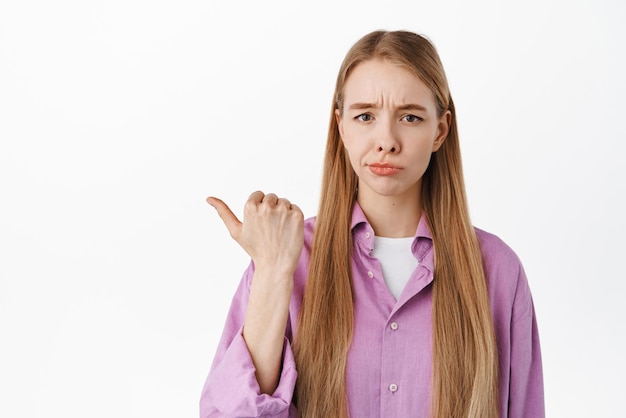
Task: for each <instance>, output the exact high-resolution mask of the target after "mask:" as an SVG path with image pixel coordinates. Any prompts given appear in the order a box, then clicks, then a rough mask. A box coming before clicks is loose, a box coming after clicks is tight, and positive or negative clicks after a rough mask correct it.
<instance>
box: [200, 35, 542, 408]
mask: <svg viewBox="0 0 626 418" xmlns="http://www.w3.org/2000/svg"><path fill="white" fill-rule="evenodd" d="M207 201H208V203H209V204H211V205H212V206H213V207H215V208H216V210H217V211H218V213H219V215H220V216H221V218H222V219H223V221H224V223H225V225H226V227H227V228H228V230H229V231H230V233H231V235H232V237H233V238H234V239H235V240H236V241H237V242H239V244H240V245H241V246H242V247H243V248H244V249H245V250H246V251H247V252H248V253H249V255H250V256H251V258H252V263H251V265H250V267H249V268H248V270H247V271H246V273H245V274H244V277H243V280H242V282H241V284H240V287H239V289H238V290H237V293H236V295H235V297H234V299H233V304H232V307H231V310H230V313H229V316H228V319H227V323H226V327H225V330H224V334H223V336H222V339H221V342H220V344H219V347H218V350H217V353H216V356H215V360H214V363H213V366H212V368H211V371H210V373H209V376H208V379H207V382H206V384H205V387H204V390H203V393H202V398H201V402H200V407H201V416H202V417H218V416H237V417H242V416H246V417H247V416H250V417H256V416H267V417H296V416H301V417H348V416H350V417H353V418H359V417H395V418H398V417H446V418H447V417H476V418H478V417H480V418H485V417H501V418H505V417H516V418H517V417H519V418H528V417H533V418H534V417H542V416H543V415H544V412H543V382H542V372H541V356H540V351H539V341H538V334H537V328H536V323H535V317H534V310H533V305H532V299H531V295H530V291H529V289H528V284H527V281H526V278H525V276H524V272H523V269H522V266H521V264H520V262H519V260H518V259H517V257H516V256H515V254H514V253H513V252H512V250H511V249H509V248H508V247H507V246H506V245H505V244H504V243H503V242H502V241H500V240H499V239H498V238H497V237H495V236H493V235H491V234H488V233H486V232H484V231H481V230H478V229H474V228H473V227H472V226H471V224H470V220H469V215H468V210H467V203H466V198H465V190H464V184H463V176H462V170H461V157H460V150H459V143H458V136H457V130H456V115H455V110H454V104H453V102H452V98H451V96H450V93H449V90H448V85H447V81H446V77H445V73H444V70H443V67H442V65H441V62H440V60H439V57H438V55H437V53H436V51H435V49H434V47H433V46H432V45H431V44H430V43H429V42H428V41H427V40H426V39H425V38H423V37H421V36H419V35H416V34H413V33H410V32H404V31H398V32H382V31H378V32H373V33H370V34H368V35H366V36H365V37H363V38H362V39H360V40H359V41H358V42H357V43H356V44H355V45H354V46H353V47H352V49H351V50H350V51H349V52H348V54H347V56H346V58H345V60H344V62H343V64H342V66H341V69H340V71H339V75H338V78H337V85H336V89H335V98H334V101H333V107H332V114H331V119H330V129H329V134H328V142H327V148H326V156H325V163H324V175H323V184H322V198H321V203H320V210H319V213H318V216H317V218H316V219H308V220H306V221H304V220H303V215H302V212H301V211H300V209H298V207H297V206H296V205H293V204H291V203H290V202H289V201H288V200H286V199H284V198H278V197H277V196H276V195H274V194H267V195H265V194H263V193H262V192H255V193H253V194H252V195H251V196H250V198H249V200H248V202H247V203H246V205H245V209H244V221H243V223H241V222H240V221H239V220H238V219H237V218H236V217H235V215H234V214H233V213H232V212H231V211H230V209H229V208H228V206H227V205H226V204H225V203H224V202H222V201H221V200H219V199H217V198H213V197H210V198H208V199H207Z"/></svg>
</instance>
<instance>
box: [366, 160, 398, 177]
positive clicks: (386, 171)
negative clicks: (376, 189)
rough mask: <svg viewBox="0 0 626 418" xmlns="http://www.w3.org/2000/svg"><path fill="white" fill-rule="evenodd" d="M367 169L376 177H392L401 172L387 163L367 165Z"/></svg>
mask: <svg viewBox="0 0 626 418" xmlns="http://www.w3.org/2000/svg"><path fill="white" fill-rule="evenodd" d="M368 167H369V169H370V171H371V172H372V173H374V174H376V175H378V176H392V175H394V174H398V173H399V172H400V170H402V169H401V168H400V167H397V166H395V165H393V164H389V163H372V164H368Z"/></svg>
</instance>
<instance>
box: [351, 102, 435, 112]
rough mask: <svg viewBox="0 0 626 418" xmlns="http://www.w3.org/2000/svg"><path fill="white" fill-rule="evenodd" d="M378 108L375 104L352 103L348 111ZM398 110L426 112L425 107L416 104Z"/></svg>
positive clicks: (400, 107) (403, 106)
mask: <svg viewBox="0 0 626 418" xmlns="http://www.w3.org/2000/svg"><path fill="white" fill-rule="evenodd" d="M377 107H379V106H378V105H377V104H376V103H352V104H351V105H350V107H349V108H348V109H372V108H377ZM397 109H398V110H419V111H422V112H426V110H427V109H426V107H424V106H422V105H420V104H417V103H407V104H404V105H401V106H398V107H397Z"/></svg>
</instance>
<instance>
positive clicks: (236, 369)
mask: <svg viewBox="0 0 626 418" xmlns="http://www.w3.org/2000/svg"><path fill="white" fill-rule="evenodd" d="M252 273H253V267H252V265H250V267H249V268H248V269H247V270H246V272H245V274H244V277H243V279H242V281H241V283H240V285H239V288H238V289H237V292H236V293H235V296H234V297H233V301H232V304H231V307H230V311H229V313H228V317H227V319H226V325H225V326H224V331H223V333H222V337H221V340H220V342H219V344H218V348H217V351H216V354H215V358H214V360H213V365H212V366H211V371H210V372H209V375H208V377H207V380H206V382H205V384H204V388H203V390H202V395H201V398H200V417H201V418H209V417H211V418H213V417H272V418H273V417H276V418H283V417H284V418H287V417H292V416H297V413H296V410H295V407H294V406H293V405H292V402H291V401H292V397H293V392H294V388H295V384H296V377H297V372H296V363H295V360H294V356H293V351H292V349H291V343H290V341H289V339H288V338H287V337H285V340H284V345H283V363H282V369H281V374H280V380H279V382H278V387H277V388H276V390H275V391H274V393H273V394H272V395H268V394H262V393H261V391H260V388H259V384H258V382H257V380H256V377H255V367H254V364H253V362H252V358H251V357H250V353H249V351H248V347H247V345H246V342H245V341H244V339H243V335H242V330H243V323H244V318H245V313H246V308H247V306H248V297H249V293H250V281H251V279H252Z"/></svg>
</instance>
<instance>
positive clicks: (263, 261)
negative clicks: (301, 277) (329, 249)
mask: <svg viewBox="0 0 626 418" xmlns="http://www.w3.org/2000/svg"><path fill="white" fill-rule="evenodd" d="M206 200H207V203H208V204H209V205H211V206H213V207H214V208H215V209H216V210H217V213H218V215H219V216H220V218H222V221H223V222H224V225H226V228H227V229H228V232H229V233H230V236H231V237H233V239H234V240H235V241H237V242H238V243H239V245H241V247H242V248H243V249H244V250H245V251H246V252H247V253H248V254H249V255H250V257H252V260H253V261H254V265H255V269H257V270H259V269H267V271H272V272H273V273H286V274H289V275H290V276H293V273H294V272H295V270H296V267H297V265H298V259H299V258H300V253H301V252H302V247H303V245H304V215H303V214H302V211H301V210H300V208H299V207H298V206H296V205H293V204H291V203H290V202H289V200H287V199H279V198H278V196H276V195H275V194H273V193H270V194H267V195H266V194H264V193H263V192H260V191H256V192H254V193H252V194H251V195H250V197H249V198H248V201H247V202H246V204H245V206H244V214H243V223H242V222H241V221H239V219H237V217H236V216H235V214H234V213H233V212H232V211H231V210H230V208H229V207H228V205H226V203H224V202H223V201H221V200H220V199H218V198H216V197H208V198H207V199H206Z"/></svg>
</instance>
